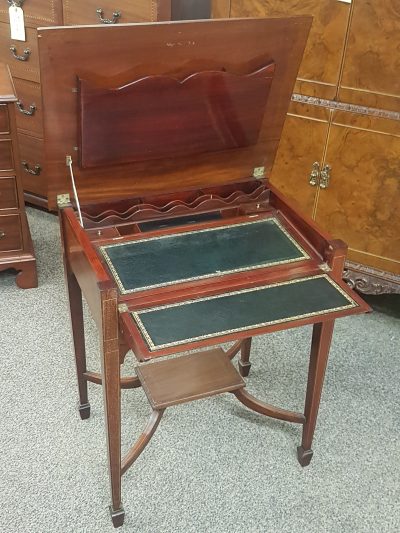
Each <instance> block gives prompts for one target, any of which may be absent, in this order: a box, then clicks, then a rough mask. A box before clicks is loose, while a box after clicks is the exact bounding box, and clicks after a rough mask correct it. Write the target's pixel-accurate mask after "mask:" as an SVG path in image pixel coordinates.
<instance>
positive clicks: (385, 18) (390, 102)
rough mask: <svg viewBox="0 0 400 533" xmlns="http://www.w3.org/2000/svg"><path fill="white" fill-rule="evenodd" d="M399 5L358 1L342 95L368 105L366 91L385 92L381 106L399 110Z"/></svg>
mask: <svg viewBox="0 0 400 533" xmlns="http://www.w3.org/2000/svg"><path fill="white" fill-rule="evenodd" d="M399 48H400V4H399V2H398V0H384V1H378V2H377V1H376V0H363V1H359V0H358V1H355V2H354V8H353V14H352V19H351V23H350V29H349V38H348V44H347V48H346V54H345V57H344V68H343V76H342V79H341V83H340V85H341V88H342V87H343V88H346V89H347V91H346V93H343V92H342V89H341V90H340V93H339V94H340V98H342V95H343V94H344V95H345V96H350V95H351V101H352V102H354V103H356V104H357V103H359V104H365V100H364V99H363V96H364V92H367V93H377V94H378V95H383V96H384V95H386V96H387V98H386V100H383V99H382V100H380V101H379V103H380V106H382V107H384V108H387V109H392V110H393V111H400V77H399V76H398V75H396V73H397V72H399V70H400V54H399V53H398V50H399Z"/></svg>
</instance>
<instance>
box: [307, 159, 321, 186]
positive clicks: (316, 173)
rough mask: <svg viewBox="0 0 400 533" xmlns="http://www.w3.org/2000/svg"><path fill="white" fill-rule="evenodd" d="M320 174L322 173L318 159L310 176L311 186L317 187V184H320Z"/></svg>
mask: <svg viewBox="0 0 400 533" xmlns="http://www.w3.org/2000/svg"><path fill="white" fill-rule="evenodd" d="M319 174H320V169H319V163H318V161H315V163H313V166H312V169H311V174H310V176H309V178H308V183H309V184H310V185H311V187H315V186H316V185H318V183H319Z"/></svg>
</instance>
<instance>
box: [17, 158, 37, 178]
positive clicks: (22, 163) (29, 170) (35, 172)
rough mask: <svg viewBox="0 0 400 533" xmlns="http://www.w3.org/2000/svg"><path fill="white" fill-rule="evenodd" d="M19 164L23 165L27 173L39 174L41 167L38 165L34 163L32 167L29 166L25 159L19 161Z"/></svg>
mask: <svg viewBox="0 0 400 533" xmlns="http://www.w3.org/2000/svg"><path fill="white" fill-rule="evenodd" d="M21 165H22V166H23V169H24V170H25V172H27V173H28V174H32V175H33V176H39V174H40V172H41V170H42V167H41V166H40V165H35V166H34V167H33V168H29V165H28V163H27V162H26V161H21Z"/></svg>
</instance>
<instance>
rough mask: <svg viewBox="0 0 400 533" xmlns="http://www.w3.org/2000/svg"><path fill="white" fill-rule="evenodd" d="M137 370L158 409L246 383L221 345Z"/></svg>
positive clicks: (153, 405) (153, 406) (226, 390)
mask: <svg viewBox="0 0 400 533" xmlns="http://www.w3.org/2000/svg"><path fill="white" fill-rule="evenodd" d="M136 372H137V375H138V378H139V379H140V382H141V383H142V386H143V389H144V391H145V393H146V396H147V398H148V400H149V402H150V405H151V406H152V408H153V409H157V410H158V409H165V408H166V407H170V406H171V405H177V404H180V403H186V402H191V401H193V400H198V399H200V398H206V397H208V396H214V395H216V394H221V393H223V392H232V391H234V390H237V389H240V388H242V387H244V386H245V383H244V381H243V379H242V378H241V376H240V374H239V373H238V372H237V370H236V369H235V367H234V366H233V364H232V363H231V361H230V359H229V358H228V356H227V355H226V353H225V352H224V351H223V350H222V349H221V348H218V349H215V350H208V351H205V352H197V353H195V354H190V355H185V356H182V357H178V358H176V359H169V360H166V361H159V362H156V363H150V364H147V365H143V366H139V367H137V369H136Z"/></svg>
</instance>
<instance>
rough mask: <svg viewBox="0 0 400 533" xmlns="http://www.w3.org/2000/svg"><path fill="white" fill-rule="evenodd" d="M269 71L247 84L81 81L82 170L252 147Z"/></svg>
mask: <svg viewBox="0 0 400 533" xmlns="http://www.w3.org/2000/svg"><path fill="white" fill-rule="evenodd" d="M274 70H275V64H274V63H272V64H269V65H267V66H265V67H262V68H260V69H259V70H257V71H256V72H252V73H249V74H248V75H245V76H237V75H233V74H230V73H228V72H207V71H203V72H197V73H194V74H192V75H191V76H189V77H188V78H185V79H183V80H180V79H176V78H172V77H169V76H148V77H145V78H141V79H138V80H135V81H132V82H131V83H128V84H125V85H124V86H123V87H117V88H101V87H97V86H96V85H95V84H94V83H93V82H92V83H91V82H90V81H87V80H81V79H80V80H79V104H80V105H79V124H80V135H79V149H80V150H79V154H80V166H81V167H83V168H88V167H99V166H108V165H118V164H121V163H132V162H135V161H148V160H155V159H163V158H165V157H174V158H175V157H182V156H188V155H196V154H203V153H209V152H218V151H222V150H231V149H235V148H241V147H245V146H249V145H254V144H257V142H258V137H259V134H260V128H261V123H262V119H263V115H264V110H265V106H266V103H267V99H268V95H269V91H270V86H271V82H272V79H273V73H274ZM105 125H107V127H104V126H105Z"/></svg>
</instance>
